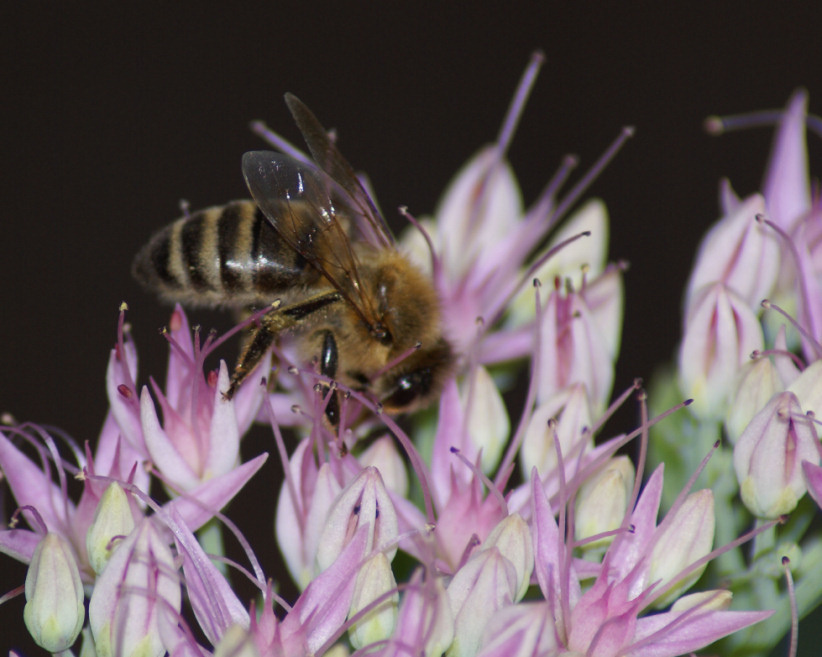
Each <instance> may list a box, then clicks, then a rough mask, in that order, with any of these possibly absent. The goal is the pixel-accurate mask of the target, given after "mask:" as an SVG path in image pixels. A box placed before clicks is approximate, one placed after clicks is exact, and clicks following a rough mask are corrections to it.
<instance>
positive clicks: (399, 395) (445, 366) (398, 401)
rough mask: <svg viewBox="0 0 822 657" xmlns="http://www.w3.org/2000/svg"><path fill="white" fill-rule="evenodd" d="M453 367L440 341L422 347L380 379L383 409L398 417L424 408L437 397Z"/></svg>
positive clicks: (450, 353) (447, 349)
mask: <svg viewBox="0 0 822 657" xmlns="http://www.w3.org/2000/svg"><path fill="white" fill-rule="evenodd" d="M453 365H454V353H453V351H452V349H451V345H450V344H448V342H447V341H446V340H445V339H444V338H439V339H438V340H437V341H436V342H435V343H434V344H433V345H431V346H430V347H428V348H426V347H425V346H424V345H423V346H422V347H420V349H418V350H417V351H416V352H415V353H413V354H411V355H410V356H409V357H408V358H406V359H405V360H404V361H403V362H402V363H400V364H399V365H397V367H396V368H394V369H392V370H390V371H388V372H386V373H385V374H384V375H383V379H384V386H383V390H384V392H383V395H382V396H381V399H380V401H381V402H382V405H383V407H384V408H385V410H387V411H388V412H389V413H402V412H405V411H411V410H414V409H415V408H420V407H422V406H425V405H427V404H428V403H429V402H430V401H431V400H432V399H433V398H434V397H435V396H436V395H438V394H439V391H440V390H441V389H442V385H443V382H444V381H445V379H446V378H447V377H448V375H449V374H450V372H451V370H452V369H453Z"/></svg>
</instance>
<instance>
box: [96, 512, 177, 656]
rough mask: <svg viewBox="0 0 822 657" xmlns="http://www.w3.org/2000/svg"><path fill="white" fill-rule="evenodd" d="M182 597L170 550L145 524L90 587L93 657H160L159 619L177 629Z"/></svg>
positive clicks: (126, 542)
mask: <svg viewBox="0 0 822 657" xmlns="http://www.w3.org/2000/svg"><path fill="white" fill-rule="evenodd" d="M181 598H182V595H181V592H180V581H179V578H178V577H177V567H176V565H175V563H174V558H173V556H172V554H171V550H170V549H169V548H168V545H167V544H166V542H165V540H164V539H163V537H162V536H161V535H160V533H159V531H158V530H157V529H156V527H155V526H154V523H153V522H152V521H151V520H150V519H145V520H143V521H141V522H140V524H138V525H137V526H136V527H135V528H134V530H133V531H132V532H131V534H129V535H128V536H127V537H126V538H125V539H124V540H123V541H122V542H121V543H120V545H118V546H117V549H116V550H114V552H113V553H112V555H111V558H110V559H109V562H108V564H106V567H105V568H104V569H103V572H102V573H101V574H100V576H99V577H98V578H97V581H96V582H95V584H94V592H93V593H92V594H91V600H90V601H89V607H88V617H89V626H90V627H91V632H92V634H93V635H94V645H95V648H96V650H97V656H98V657H114V656H115V655H116V656H117V657H137V656H142V655H149V656H150V655H162V654H163V652H164V650H165V648H164V646H163V641H162V639H161V636H160V630H159V623H160V619H159V616H160V615H168V616H170V617H171V618H170V619H169V620H168V621H167V622H170V623H174V624H176V623H177V617H178V615H179V610H180V604H181Z"/></svg>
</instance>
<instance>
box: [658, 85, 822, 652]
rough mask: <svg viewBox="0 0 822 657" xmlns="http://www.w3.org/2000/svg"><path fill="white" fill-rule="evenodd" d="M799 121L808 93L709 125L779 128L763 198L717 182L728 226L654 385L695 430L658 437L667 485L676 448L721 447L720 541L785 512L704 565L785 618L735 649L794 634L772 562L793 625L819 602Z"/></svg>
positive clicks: (812, 298)
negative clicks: (747, 543) (679, 398)
mask: <svg viewBox="0 0 822 657" xmlns="http://www.w3.org/2000/svg"><path fill="white" fill-rule="evenodd" d="M806 112H807V96H806V94H805V92H804V91H798V92H796V93H795V94H794V95H793V96H792V97H791V99H790V100H789V101H788V105H787V107H786V108H785V110H784V111H782V112H776V113H760V114H756V115H747V116H739V117H729V118H726V119H718V118H712V119H710V120H709V121H708V123H707V125H708V127H709V129H710V130H711V131H714V132H721V131H723V130H726V129H732V128H738V127H748V126H750V125H753V124H755V123H758V122H767V123H774V122H777V123H778V131H777V134H776V137H775V141H774V146H773V152H772V155H771V159H770V162H769V163H768V166H767V170H766V173H765V179H764V183H763V185H762V190H761V192H759V193H754V194H751V195H750V196H747V197H745V198H739V197H738V196H737V195H736V194H735V192H734V191H733V189H732V188H731V185H730V183H729V182H728V181H727V180H725V181H723V182H722V183H721V186H720V199H721V206H722V207H721V213H722V216H721V218H720V219H719V220H718V221H717V222H716V223H715V224H714V225H713V226H712V227H711V228H710V230H709V231H708V232H707V234H706V235H705V237H704V238H703V241H702V244H701V246H700V248H699V251H698V253H697V256H696V260H695V263H694V266H693V269H692V272H691V276H690V280H689V281H688V285H687V289H686V293H685V301H684V305H685V309H684V316H685V321H684V326H683V336H682V341H681V343H680V346H679V359H678V367H677V373H676V375H675V376H672V375H667V374H665V375H661V376H659V377H658V380H657V382H656V387H655V390H656V392H658V395H657V396H656V398H657V399H660V400H661V399H665V398H668V399H671V398H674V397H675V396H676V395H678V394H685V395H688V396H692V397H693V398H694V400H695V402H694V404H693V405H692V406H691V407H690V413H691V417H690V418H689V419H686V420H685V421H683V422H681V423H679V424H676V423H670V424H667V425H665V426H660V427H659V428H658V430H656V431H657V435H656V436H655V440H654V441H652V444H653V445H654V448H653V449H652V458H653V459H656V460H658V461H663V460H664V461H665V462H666V463H667V464H669V465H671V466H672V469H673V472H671V469H669V473H670V474H672V477H671V479H672V480H673V481H677V482H678V481H682V480H683V479H684V478H685V477H687V476H689V474H688V473H689V468H690V466H691V465H693V459H694V454H693V452H691V451H690V449H684V448H683V447H682V445H683V441H685V440H689V441H691V444H694V441H695V442H696V443H697V444H700V443H701V444H702V445H703V448H706V441H707V443H710V442H713V441H714V440H716V439H717V438H718V437H719V436H720V435H722V436H723V438H724V441H723V445H722V447H721V448H720V450H719V452H718V453H717V454H716V456H715V458H714V459H712V463H711V465H710V466H709V468H708V471H707V476H706V481H707V482H708V483H709V484H710V485H711V486H712V488H713V489H714V491H715V492H716V493H717V494H718V495H719V496H720V497H719V499H718V503H717V511H718V513H717V515H718V524H719V525H720V526H722V527H724V528H725V531H726V532H727V533H728V534H731V533H733V532H738V531H740V530H741V529H742V528H744V527H745V526H749V525H750V524H752V523H754V522H756V523H757V524H760V525H762V524H763V523H765V522H766V521H768V520H771V519H775V518H779V517H780V516H787V515H788V514H790V523H788V526H787V527H785V528H779V527H777V526H773V527H771V528H770V529H769V530H768V531H767V532H763V533H762V534H760V535H759V536H757V537H756V538H755V540H754V545H753V549H750V548H749V549H748V550H747V551H746V553H744V554H743V553H741V552H739V553H737V554H735V555H734V554H732V553H728V554H727V555H724V556H723V558H722V559H720V560H717V562H716V563H715V564H714V565H713V566H712V571H713V575H714V576H715V577H722V578H723V579H724V580H725V581H726V582H727V583H728V586H729V587H730V590H732V591H733V592H734V594H735V596H736V599H737V600H744V601H745V604H746V605H751V606H754V607H758V608H772V609H778V610H782V612H781V613H777V614H776V615H775V616H774V617H773V618H772V619H770V620H769V621H768V622H767V623H765V624H763V625H762V626H761V627H760V628H755V629H751V630H750V631H749V632H747V633H740V634H739V635H737V636H735V637H734V638H733V639H732V640H731V641H730V642H729V643H730V644H731V645H746V643H749V642H755V641H757V640H759V638H758V637H762V636H768V635H770V636H774V637H776V636H781V635H783V634H784V633H785V632H786V631H787V630H788V629H789V627H790V622H791V619H790V617H789V615H787V613H786V612H785V611H784V610H785V609H786V605H787V603H788V600H787V597H788V596H789V589H788V588H787V587H784V586H780V578H781V576H782V572H781V568H779V567H778V566H777V565H776V564H777V563H778V558H779V557H780V556H782V555H788V556H790V560H791V569H792V571H793V575H794V576H795V577H797V576H798V577H802V587H803V592H802V593H803V595H802V596H801V597H800V599H799V600H798V603H799V609H798V613H799V615H800V616H803V615H805V614H806V613H807V612H808V611H809V609H811V608H813V606H815V605H816V604H817V601H818V600H819V598H820V596H821V595H822V581H820V580H819V578H818V577H803V575H804V574H805V573H809V571H808V570H807V569H808V568H809V567H813V564H815V563H818V562H819V559H820V558H822V548H820V546H819V545H818V541H817V540H816V538H815V536H813V535H810V534H808V535H805V533H806V524H807V522H808V520H809V518H810V517H812V515H814V514H815V513H816V507H815V505H814V504H813V503H812V502H811V501H810V500H808V498H807V496H805V493H806V492H810V493H811V496H812V498H813V500H815V501H816V502H817V504H818V503H819V501H820V499H822V496H820V493H821V492H822V489H820V483H822V479H820V473H822V468H820V444H819V436H818V431H817V421H816V419H815V418H816V416H817V415H818V414H819V412H820V411H822V397H820V386H819V382H820V380H822V379H820V374H819V373H820V371H822V361H821V360H820V359H821V358H822V345H820V339H821V338H822V326H820V317H822V287H820V285H822V250H820V245H821V243H820V240H819V237H818V236H819V235H820V234H822V213H821V209H820V206H819V202H818V199H814V198H812V196H811V192H810V182H809V178H810V177H809V173H808V157H807V150H806V144H805V131H806V123H807V121H808V117H807V114H806ZM663 404H664V402H663ZM675 456H677V457H681V459H679V460H678V459H677V458H674V457H675ZM696 458H697V459H698V458H699V457H698V456H697V457H696ZM677 470H679V471H677ZM673 490H675V488H674V489H673ZM673 490H672V491H671V492H670V493H669V494H670V495H673V494H674V492H673ZM738 499H741V501H742V503H743V504H744V507H745V508H746V509H747V511H748V513H747V514H746V513H743V512H740V505H739V504H738V503H736V501H737V500H738ZM751 560H752V562H751ZM761 575H765V578H764V579H763V580H760V581H755V580H756V577H758V576H761ZM764 582H767V585H766V584H765V583H764ZM765 645H770V642H766V644H765Z"/></svg>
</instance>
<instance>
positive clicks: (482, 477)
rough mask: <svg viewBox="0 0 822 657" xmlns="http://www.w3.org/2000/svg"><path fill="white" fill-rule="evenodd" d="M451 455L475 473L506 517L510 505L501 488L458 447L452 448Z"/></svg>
mask: <svg viewBox="0 0 822 657" xmlns="http://www.w3.org/2000/svg"><path fill="white" fill-rule="evenodd" d="M450 451H451V453H452V454H453V455H454V456H456V457H457V458H458V459H459V460H460V461H462V462H463V464H464V465H465V466H466V467H467V468H468V469H469V470H470V471H471V472H472V473H473V475H474V476H475V477H476V478H477V479H479V480H480V481H481V482H482V483H483V484H484V485H485V487H486V488H487V489H488V492H489V493H490V494H491V495H493V496H494V499H496V500H497V504H499V508H500V510H501V511H502V513H503V515H504V516H507V515H508V503H507V502H506V501H505V498H504V497H503V496H502V493H501V492H500V490H499V488H497V486H496V485H495V484H494V482H492V481H491V480H490V479H489V478H488V476H487V475H486V474H485V473H484V472H483V471H482V470H480V468H479V466H478V465H477V464H476V463H472V462H471V461H469V460H468V459H467V458H465V456H463V454H462V452H461V451H460V450H459V448H457V447H451V448H450Z"/></svg>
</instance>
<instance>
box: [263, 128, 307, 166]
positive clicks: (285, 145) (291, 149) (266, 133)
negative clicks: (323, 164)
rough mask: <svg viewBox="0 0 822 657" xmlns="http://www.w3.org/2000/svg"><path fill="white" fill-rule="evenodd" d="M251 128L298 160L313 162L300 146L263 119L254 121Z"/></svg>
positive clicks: (279, 149) (264, 139) (282, 151)
mask: <svg viewBox="0 0 822 657" xmlns="http://www.w3.org/2000/svg"><path fill="white" fill-rule="evenodd" d="M248 127H249V128H251V132H253V133H254V134H255V135H257V136H258V137H262V139H263V141H266V142H268V143H269V144H270V145H271V146H273V147H274V148H276V149H277V150H278V151H280V152H281V153H285V154H286V155H289V156H290V157H293V158H294V159H295V160H297V161H298V162H302V163H303V164H311V165H313V162H312V161H311V158H310V157H308V155H306V154H305V153H303V152H302V151H301V150H300V149H299V148H297V147H296V146H294V144H292V143H291V142H290V141H288V140H287V139H285V138H284V137H282V136H281V135H279V134H278V133H276V132H274V131H273V130H272V129H271V128H269V127H268V126H267V125H266V124H265V123H264V122H263V121H252V122H251V123H250V124H249V125H248Z"/></svg>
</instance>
